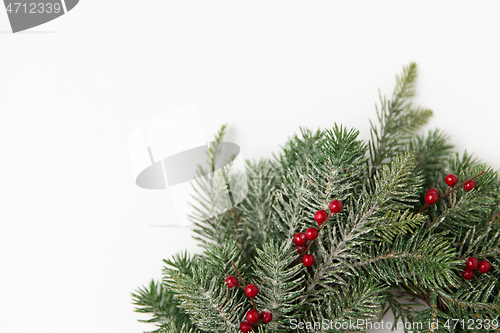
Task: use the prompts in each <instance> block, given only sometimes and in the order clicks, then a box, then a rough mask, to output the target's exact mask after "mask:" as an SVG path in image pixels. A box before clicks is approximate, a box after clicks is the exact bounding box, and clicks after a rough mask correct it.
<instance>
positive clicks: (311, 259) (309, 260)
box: [302, 254, 314, 267]
mask: <svg viewBox="0 0 500 333" xmlns="http://www.w3.org/2000/svg"><path fill="white" fill-rule="evenodd" d="M302 262H303V263H304V265H305V266H306V267H310V266H312V265H313V264H314V257H313V256H312V254H306V255H305V256H304V258H302Z"/></svg>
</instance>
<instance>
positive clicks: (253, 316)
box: [247, 309, 260, 324]
mask: <svg viewBox="0 0 500 333" xmlns="http://www.w3.org/2000/svg"><path fill="white" fill-rule="evenodd" d="M259 318H260V314H259V311H257V310H254V309H252V310H248V312H247V321H248V322H249V323H250V324H255V323H256V322H258V321H259Z"/></svg>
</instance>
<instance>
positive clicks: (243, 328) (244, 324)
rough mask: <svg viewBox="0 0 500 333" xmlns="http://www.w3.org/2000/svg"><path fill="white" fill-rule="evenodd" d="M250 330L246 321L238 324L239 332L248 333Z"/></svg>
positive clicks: (250, 327) (250, 326)
mask: <svg viewBox="0 0 500 333" xmlns="http://www.w3.org/2000/svg"><path fill="white" fill-rule="evenodd" d="M251 330H252V325H250V323H249V322H248V321H244V322H242V323H241V324H240V331H242V332H243V333H248V332H250V331H251Z"/></svg>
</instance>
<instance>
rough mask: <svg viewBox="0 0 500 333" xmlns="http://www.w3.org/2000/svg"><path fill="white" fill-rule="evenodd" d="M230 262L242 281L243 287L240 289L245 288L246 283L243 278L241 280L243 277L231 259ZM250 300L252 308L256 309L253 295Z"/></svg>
mask: <svg viewBox="0 0 500 333" xmlns="http://www.w3.org/2000/svg"><path fill="white" fill-rule="evenodd" d="M231 264H233V267H234V270H235V271H236V274H238V276H239V278H240V280H241V283H243V288H242V289H243V290H245V288H246V287H247V285H246V284H245V280H243V277H241V274H240V271H239V270H238V268H237V267H236V264H235V263H234V261H233V260H231ZM250 300H251V301H252V305H253V309H254V310H257V306H256V305H255V301H254V300H253V297H250Z"/></svg>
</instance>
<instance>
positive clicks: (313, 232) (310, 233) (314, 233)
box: [306, 228, 318, 240]
mask: <svg viewBox="0 0 500 333" xmlns="http://www.w3.org/2000/svg"><path fill="white" fill-rule="evenodd" d="M317 237H318V229H316V228H309V229H307V230H306V238H307V239H309V240H314V239H316V238H317Z"/></svg>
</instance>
